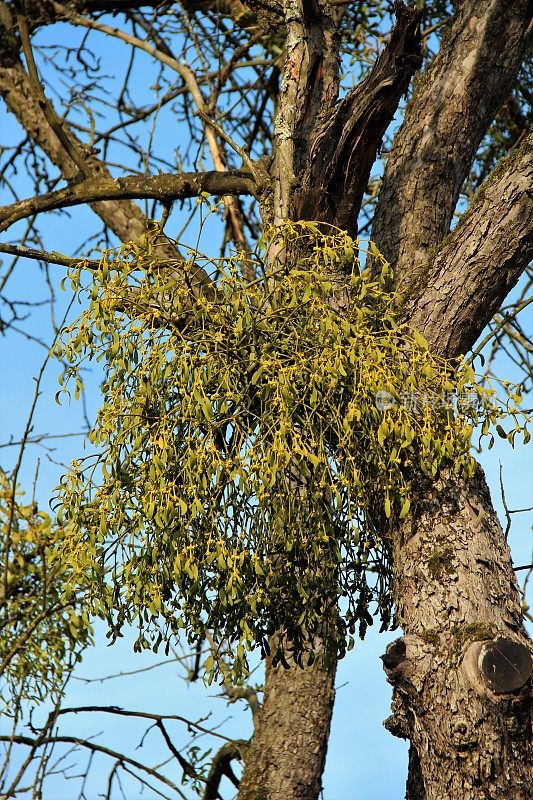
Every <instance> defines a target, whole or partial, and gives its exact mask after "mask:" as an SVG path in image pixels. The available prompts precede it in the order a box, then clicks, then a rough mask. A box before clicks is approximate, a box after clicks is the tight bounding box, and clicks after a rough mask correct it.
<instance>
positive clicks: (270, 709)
mask: <svg viewBox="0 0 533 800" xmlns="http://www.w3.org/2000/svg"><path fill="white" fill-rule="evenodd" d="M334 686H335V668H334V667H333V668H332V670H331V671H330V672H329V673H328V674H325V673H324V672H323V671H322V670H321V669H320V667H319V666H318V665H315V666H313V667H305V668H299V667H296V666H295V665H293V666H291V668H290V669H284V667H283V666H281V665H279V666H276V667H272V666H271V665H268V666H267V675H266V684H265V699H264V703H263V708H262V709H261V712H260V715H259V719H258V722H257V727H256V733H255V734H254V736H253V737H252V741H251V743H250V746H249V748H248V751H247V752H246V768H245V771H244V775H243V778H242V780H241V785H240V787H239V800H314V798H317V797H318V796H319V794H320V790H321V788H322V772H323V770H324V763H325V759H326V751H327V745H328V738H329V728H330V722H331V714H332V711H333V701H334V695H335V690H334Z"/></svg>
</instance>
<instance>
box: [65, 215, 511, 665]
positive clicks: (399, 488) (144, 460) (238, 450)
mask: <svg viewBox="0 0 533 800" xmlns="http://www.w3.org/2000/svg"><path fill="white" fill-rule="evenodd" d="M323 230H324V227H323V226H321V227H318V226H317V225H316V224H313V223H287V224H286V225H285V226H284V227H282V228H281V229H279V228H278V229H276V230H275V231H272V232H270V233H269V234H268V235H267V236H266V237H265V241H263V242H262V246H261V248H260V249H258V251H257V253H256V254H255V255H253V256H250V255H245V254H239V255H237V256H235V257H232V258H227V259H225V260H223V261H220V262H218V263H217V264H216V265H215V266H216V269H217V274H218V279H217V281H216V289H215V290H213V291H212V292H211V294H207V293H204V294H201V295H200V297H197V296H196V295H197V293H195V292H194V291H193V286H192V282H191V275H192V274H194V272H195V270H196V269H197V266H198V265H200V264H201V263H202V259H201V257H200V256H199V255H198V253H194V254H193V255H194V260H193V258H191V261H190V263H188V264H186V265H183V264H177V265H176V266H175V268H174V269H173V270H172V274H170V272H169V269H168V268H162V267H161V265H160V264H159V263H158V261H157V257H156V253H157V247H156V241H157V236H158V235H159V234H158V231H157V230H155V231H154V232H153V235H148V236H147V238H146V239H145V241H144V242H143V243H142V245H139V246H138V245H133V244H129V245H125V246H123V247H121V248H120V249H118V250H116V251H106V252H104V253H103V255H102V259H101V262H100V268H99V270H98V271H97V272H96V273H94V274H93V275H92V280H91V284H90V287H88V288H86V289H84V288H81V277H80V276H81V275H82V274H83V273H82V272H81V271H78V272H73V273H72V275H71V278H72V280H73V281H74V283H75V285H76V286H77V287H78V288H80V291H82V292H84V291H85V292H87V293H88V295H89V300H90V302H89V305H88V308H87V310H86V311H85V312H84V313H83V314H82V315H81V317H80V318H79V319H78V320H77V321H76V322H75V323H74V325H73V326H71V327H70V328H69V329H68V330H67V331H66V332H65V334H64V337H63V343H62V345H60V347H59V348H58V349H59V351H60V353H61V356H62V358H63V359H66V360H67V361H68V362H70V364H71V369H70V372H71V375H72V376H74V378H75V380H76V381H77V382H79V380H80V379H79V375H78V373H77V370H78V368H79V366H80V364H81V363H82V361H83V359H84V358H96V359H97V360H103V361H104V364H105V370H106V378H105V381H104V383H103V385H102V394H103V403H102V407H101V409H100V411H99V413H98V417H97V420H96V424H95V426H94V428H93V430H92V431H91V434H90V437H89V438H90V441H91V442H92V444H93V445H94V446H95V447H96V454H95V455H94V456H90V457H88V458H87V459H85V460H79V461H76V462H74V463H73V465H72V467H71V469H70V471H69V473H68V474H67V475H66V476H65V478H64V480H63V482H62V486H61V488H60V501H61V506H62V519H63V520H64V524H65V525H67V526H68V529H69V531H70V534H69V537H68V539H69V542H70V545H69V548H70V556H69V558H70V560H71V563H72V564H73V565H75V567H74V569H75V570H77V573H78V579H79V581H81V582H83V584H84V585H85V586H86V587H90V593H91V596H92V598H93V599H92V603H93V605H92V608H93V611H96V613H99V614H100V615H102V616H105V617H106V618H107V619H108V622H109V624H110V626H111V631H112V634H111V635H114V636H117V635H119V633H120V629H121V627H122V625H123V624H124V623H125V622H127V623H135V624H137V625H138V628H139V638H138V641H137V644H136V647H137V648H139V649H142V648H149V647H150V648H154V649H157V648H158V647H159V645H160V643H161V641H162V639H167V640H168V637H169V635H170V634H171V633H172V632H178V631H179V630H180V629H183V630H185V631H186V633H187V635H188V637H189V639H190V640H191V641H192V640H195V639H198V638H201V637H203V636H204V635H205V633H206V631H207V630H209V631H210V632H211V634H212V635H213V637H214V639H215V640H216V641H221V640H227V641H229V642H233V643H236V645H237V647H236V649H235V652H236V661H235V665H234V670H235V675H236V676H237V677H238V675H239V673H240V671H241V670H243V669H244V668H245V663H246V658H245V654H246V651H247V650H249V649H251V648H253V647H255V646H257V645H259V646H260V647H261V648H262V651H263V652H266V651H267V649H268V639H269V637H270V636H271V635H272V634H274V633H276V634H277V635H278V641H279V642H280V643H282V644H284V648H285V650H287V649H289V650H290V651H292V654H293V656H294V657H295V658H296V659H297V660H301V659H302V658H303V657H305V658H306V660H312V658H313V657H314V656H313V653H312V647H313V641H315V637H316V636H317V635H320V637H321V639H322V640H323V642H324V645H325V652H326V653H332V652H336V653H338V654H340V655H342V654H343V653H344V651H345V649H346V646H347V645H348V646H350V644H351V641H352V640H351V636H352V634H354V633H355V629H356V626H357V625H359V627H360V633H361V634H364V630H365V628H366V625H367V624H369V623H371V622H372V617H371V615H370V611H369V607H371V604H372V602H373V601H374V603H377V608H378V609H379V613H380V615H381V619H382V623H383V624H384V625H387V624H389V622H390V618H391V597H390V592H389V583H388V565H387V547H386V534H387V530H388V528H389V526H390V524H391V522H392V520H393V519H398V518H405V517H406V516H407V515H408V514H409V510H410V504H411V500H412V494H413V489H412V484H413V481H415V480H420V476H421V475H422V476H426V477H427V478H428V479H431V478H432V477H433V476H435V475H436V474H437V473H438V471H439V469H440V468H441V467H442V466H443V465H445V464H453V465H454V466H455V469H456V470H457V471H458V472H461V473H464V474H468V473H471V472H472V471H473V469H474V462H473V460H472V458H471V456H470V453H469V448H470V436H471V433H472V425H473V424H475V423H476V422H477V421H478V419H479V415H480V414H481V413H483V414H484V415H485V416H486V417H487V419H493V418H495V417H497V416H498V415H501V413H502V412H501V411H500V410H499V409H498V407H497V405H496V403H495V402H493V401H492V400H491V399H490V398H488V397H487V396H486V395H485V394H484V393H483V392H482V390H481V389H480V388H479V387H476V385H475V381H474V375H473V372H472V370H471V368H470V367H468V366H466V365H465V364H464V363H457V362H455V363H453V364H451V363H447V362H443V361H442V360H439V359H437V358H435V357H434V356H432V354H431V353H430V352H429V350H428V346H427V343H426V342H425V340H424V339H423V337H422V336H420V335H419V334H417V333H416V332H415V333H413V332H410V331H409V330H408V329H407V327H406V326H405V325H403V324H400V323H399V322H398V320H397V315H396V311H395V308H396V304H397V302H398V298H397V297H396V296H395V295H394V293H391V292H390V291H388V290H387V282H388V281H389V279H390V275H389V273H388V268H387V265H386V262H384V260H383V259H381V262H382V265H383V272H382V274H381V276H380V277H379V278H375V277H372V276H371V275H370V271H369V270H361V269H360V267H359V261H358V248H357V245H356V243H355V242H354V241H352V240H351V239H350V237H349V236H348V235H347V234H345V233H343V232H341V231H338V230H336V229H329V232H327V233H324V232H323ZM373 255H374V257H375V258H377V259H380V256H379V254H378V253H377V250H376V249H375V248H373ZM266 264H268V269H267V267H266V266H265V265H266ZM252 269H253V270H255V272H256V274H259V275H260V277H259V278H258V279H256V280H253V281H246V280H244V279H243V277H241V276H242V275H243V273H244V274H246V275H250V273H251V271H252ZM133 307H134V309H135V314H134V313H133V312H132V308H133ZM467 387H468V389H469V392H470V394H472V393H473V394H474V396H475V399H476V403H472V404H471V405H470V406H469V408H467V409H466V410H463V411H462V412H461V413H457V411H456V410H455V409H454V407H453V404H452V403H450V402H449V398H450V397H451V395H452V393H457V394H461V393H462V392H464V391H465V390H466V388H467ZM406 398H411V401H410V402H407V401H406ZM413 398H416V399H417V402H416V408H415V403H413V402H412V399H413ZM423 398H425V401H424V402H422V399H423ZM446 398H448V400H446ZM481 401H483V402H481ZM481 405H482V406H483V409H482V410H480V406H481ZM339 601H340V602H339ZM339 609H340V611H339ZM209 666H210V665H208V667H209Z"/></svg>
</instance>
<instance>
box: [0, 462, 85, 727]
mask: <svg viewBox="0 0 533 800" xmlns="http://www.w3.org/2000/svg"><path fill="white" fill-rule="evenodd" d="M0 532H1V541H2V563H1V568H0V675H1V677H2V682H1V684H0V713H1V714H5V715H7V716H16V715H17V713H18V712H19V709H20V702H21V700H33V701H34V700H38V701H42V700H44V699H45V698H47V697H50V696H52V697H53V698H54V697H57V696H58V695H60V694H61V692H62V689H63V683H64V681H65V679H66V677H67V676H68V674H69V672H70V671H71V670H72V668H73V666H74V664H76V663H77V662H78V661H79V660H80V659H81V652H82V651H83V649H84V647H85V646H86V645H87V644H88V643H89V642H90V641H91V635H92V628H91V625H90V621H89V618H88V613H87V610H86V609H85V608H82V601H81V598H79V597H76V594H75V593H74V592H72V590H71V589H72V584H71V583H70V582H71V578H72V571H71V569H70V565H69V563H68V561H66V560H65V559H64V558H63V553H62V532H61V530H60V529H59V528H58V526H57V525H56V524H54V522H53V520H52V519H51V517H50V516H49V514H47V513H46V512H44V511H40V510H39V509H38V507H37V505H36V503H35V502H34V501H27V502H24V498H23V493H22V492H21V491H19V490H18V487H16V486H14V484H13V481H12V479H11V478H9V477H8V476H7V475H6V473H5V472H4V471H3V470H1V469H0ZM69 585H70V586H69ZM67 587H69V589H68V591H66V589H67ZM67 595H68V596H67Z"/></svg>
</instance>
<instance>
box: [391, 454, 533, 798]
mask: <svg viewBox="0 0 533 800" xmlns="http://www.w3.org/2000/svg"><path fill="white" fill-rule="evenodd" d="M425 496H426V498H427V499H420V500H419V503H418V507H417V508H416V509H415V510H414V512H413V514H412V518H411V520H410V522H409V524H408V525H405V526H404V527H403V529H402V531H401V532H400V533H399V535H398V536H396V537H395V539H394V542H393V545H392V547H393V560H394V595H395V599H396V603H397V613H398V621H399V623H400V625H401V627H402V629H403V631H404V636H403V638H402V639H401V640H399V641H397V642H396V643H394V645H392V646H390V647H389V650H388V653H386V654H385V656H384V658H383V660H384V666H385V670H386V672H387V675H388V678H389V680H390V682H391V683H392V684H393V686H394V699H393V712H394V713H393V716H392V717H391V718H390V719H389V720H388V721H387V727H388V728H389V730H391V732H393V733H394V734H395V735H398V736H402V737H405V738H408V739H409V740H410V741H411V744H412V747H413V748H414V751H415V753H414V754H413V755H412V758H413V759H414V760H415V761H416V760H419V766H420V771H419V770H418V765H416V764H415V765H414V766H415V768H414V769H413V771H412V774H411V776H410V777H411V786H410V794H409V797H410V798H411V800H415V799H416V800H421V798H425V799H426V800H442V798H465V800H496V799H498V800H500V799H501V798H504V797H507V798H513V800H526V798H528V797H531V792H532V791H533V774H532V772H531V763H532V756H533V752H532V739H531V656H530V650H531V642H530V641H529V640H528V638H527V636H526V634H525V632H524V630H523V627H522V614H521V605H520V596H519V592H518V587H517V584H516V579H515V576H514V572H513V569H512V563H511V559H510V553H509V549H508V547H507V544H506V542H505V539H504V537H503V534H502V530H501V527H500V525H499V522H498V519H497V517H496V515H495V513H494V511H493V509H492V506H491V501H490V496H489V493H488V489H487V487H486V484H485V480H484V476H483V474H482V471H481V469H479V470H478V473H477V475H476V476H475V477H474V478H472V479H471V480H468V481H463V480H462V479H458V478H457V477H456V476H454V475H453V473H452V472H451V471H450V472H448V473H446V474H444V473H443V474H442V475H441V476H440V478H439V479H438V480H437V481H436V482H434V483H433V485H431V486H428V487H426V489H425ZM422 497H423V494H422V493H421V494H420V498H422ZM499 653H500V654H502V655H503V663H502V662H501V659H499V657H498V654H499ZM480 656H481V658H480ZM417 775H420V776H421V777H422V779H423V788H422V787H421V785H420V784H419V783H418V784H417V783H416V781H415V776H417Z"/></svg>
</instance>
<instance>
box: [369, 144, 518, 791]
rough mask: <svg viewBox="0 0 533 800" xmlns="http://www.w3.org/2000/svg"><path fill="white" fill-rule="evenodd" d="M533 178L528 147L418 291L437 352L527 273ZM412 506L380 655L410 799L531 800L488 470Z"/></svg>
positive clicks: (437, 485)
mask: <svg viewBox="0 0 533 800" xmlns="http://www.w3.org/2000/svg"><path fill="white" fill-rule="evenodd" d="M532 170H533V162H532V142H531V137H529V138H528V139H527V140H526V141H525V142H524V144H523V145H522V147H521V148H520V149H519V150H518V151H517V152H515V153H512V154H511V155H510V156H509V157H508V158H507V159H505V160H504V161H503V162H502V164H501V165H500V166H499V168H498V169H497V170H496V171H495V173H494V175H493V176H492V178H491V179H489V181H488V182H487V185H486V186H485V187H482V189H481V190H480V192H479V194H478V197H477V198H476V200H475V202H474V203H473V205H472V208H471V210H470V211H469V213H468V214H467V215H466V216H465V219H464V220H463V221H462V224H461V225H460V226H459V227H458V229H457V230H456V231H455V232H454V233H452V234H450V235H449V236H448V237H446V239H445V240H444V242H443V243H442V246H441V248H440V250H439V251H438V253H437V255H436V256H435V257H434V259H433V261H432V262H431V264H430V266H429V267H428V270H427V275H426V279H425V283H424V284H423V288H422V290H421V294H420V287H417V285H416V283H415V284H414V286H413V292H414V296H413V299H412V300H411V303H410V306H411V310H412V314H411V316H410V324H412V325H413V327H416V328H417V329H418V330H419V331H420V332H421V333H423V334H424V336H425V337H426V339H427V340H428V343H429V345H430V348H431V349H432V351H433V352H435V353H438V354H440V355H442V356H444V357H454V356H457V355H459V354H461V353H463V352H465V350H466V349H468V347H469V346H471V345H472V344H473V342H474V341H475V339H476V338H477V336H478V335H479V333H480V332H481V330H482V329H483V327H484V326H485V325H486V324H487V323H488V322H489V320H490V318H491V316H492V314H493V312H494V310H495V309H496V308H497V306H498V304H499V303H500V302H501V300H502V299H503V297H504V296H505V295H506V294H507V293H508V291H509V289H510V288H511V286H512V285H514V283H515V282H516V280H517V279H518V277H519V276H520V274H521V273H522V272H523V270H524V268H525V267H526V266H527V264H528V263H529V259H530V257H531V252H532V242H533V235H532V234H533V202H532V200H531V189H530V187H531V175H532ZM418 498H419V500H418V504H417V505H416V506H415V507H414V508H413V510H412V513H411V517H410V523H409V524H408V525H404V526H403V528H402V529H401V530H399V531H396V533H395V535H394V536H393V537H392V538H391V554H392V564H393V575H394V598H395V602H396V607H397V612H398V621H399V624H400V626H401V627H402V629H403V631H404V634H405V635H404V637H403V638H402V639H401V640H399V641H398V642H396V643H395V644H394V645H393V646H392V647H391V648H390V649H389V651H388V653H387V654H386V655H385V657H384V666H385V670H386V672H387V675H388V678H389V680H390V682H391V683H392V684H393V686H394V696H393V712H394V713H393V716H392V717H391V718H390V719H389V720H388V721H387V723H386V724H387V727H388V729H389V730H390V731H391V732H392V733H394V734H395V735H397V736H400V737H402V738H407V739H409V741H410V743H411V747H410V755H409V777H408V782H407V795H406V797H407V800H441V798H443V797H446V798H448V797H449V798H459V797H460V798H463V797H464V798H467V800H496V798H503V797H510V798H516V800H525V798H526V797H530V796H531V791H532V789H533V784H532V776H531V769H530V764H531V755H532V752H531V748H532V731H531V656H530V653H531V641H530V640H529V639H528V637H527V635H526V634H525V632H524V630H523V628H522V610H521V603H520V596H519V593H518V589H517V585H516V579H515V576H514V572H513V569H512V562H511V559H510V553H509V550H508V547H507V543H506V541H505V538H504V535H503V532H502V529H501V526H500V524H499V522H498V519H497V517H496V515H495V513H494V510H493V508H492V505H491V502H490V496H489V493H488V489H487V487H486V484H485V481H484V477H483V474H482V471H481V469H480V468H479V470H478V473H477V475H476V476H475V477H474V478H473V479H471V480H467V481H466V480H465V481H463V480H460V479H458V478H457V477H456V476H454V475H453V473H452V472H451V471H450V472H448V473H445V474H442V475H441V476H440V477H439V479H438V480H437V481H435V482H433V483H431V482H427V483H425V484H424V485H423V486H421V487H420V492H419V494H418ZM499 653H502V654H503V656H502V657H503V659H504V662H505V663H506V664H507V667H508V669H509V670H510V673H509V672H507V673H506V671H505V670H502V669H501V665H500V666H498V658H495V655H494V654H496V655H498V654H499ZM491 659H492V661H491ZM489 664H490V665H491V669H487V666H488V665H489ZM495 665H496V666H495ZM483 666H484V667H485V669H483ZM493 679H494V680H493ZM513 679H514V683H513ZM494 681H495V682H494Z"/></svg>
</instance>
